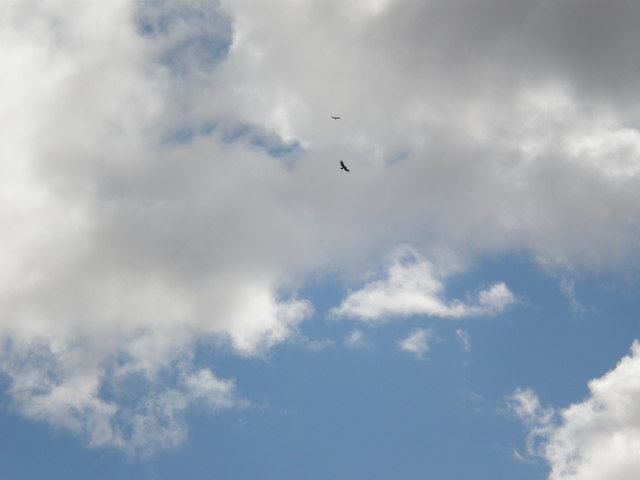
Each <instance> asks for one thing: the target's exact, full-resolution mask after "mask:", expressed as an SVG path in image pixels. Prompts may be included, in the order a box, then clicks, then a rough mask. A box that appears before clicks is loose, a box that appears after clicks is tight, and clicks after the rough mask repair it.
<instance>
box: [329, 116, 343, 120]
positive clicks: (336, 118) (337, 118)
mask: <svg viewBox="0 0 640 480" xmlns="http://www.w3.org/2000/svg"><path fill="white" fill-rule="evenodd" d="M331 118H333V119H334V120H340V118H341V117H334V116H333V115H331Z"/></svg>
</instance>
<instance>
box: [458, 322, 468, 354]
mask: <svg viewBox="0 0 640 480" xmlns="http://www.w3.org/2000/svg"><path fill="white" fill-rule="evenodd" d="M456 337H457V338H458V342H460V346H461V347H462V350H464V351H465V352H468V351H469V350H471V335H470V334H469V332H468V331H467V330H464V329H462V328H457V329H456Z"/></svg>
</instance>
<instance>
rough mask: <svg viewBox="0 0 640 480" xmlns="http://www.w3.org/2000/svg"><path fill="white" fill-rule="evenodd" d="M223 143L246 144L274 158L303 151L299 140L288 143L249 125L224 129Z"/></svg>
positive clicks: (275, 135)
mask: <svg viewBox="0 0 640 480" xmlns="http://www.w3.org/2000/svg"><path fill="white" fill-rule="evenodd" d="M221 135H222V141H224V142H225V143H235V142H244V143H247V144H248V145H251V146H252V147H255V148H257V149H259V150H263V151H265V152H266V153H268V154H269V155H270V156H272V157H274V158H283V157H287V156H290V155H292V154H294V153H296V152H298V151H299V150H301V149H302V146H301V145H300V143H299V142H298V141H297V140H293V141H289V142H286V141H284V139H283V138H282V137H280V136H279V135H277V134H275V133H273V132H268V131H265V130H263V129H259V128H257V127H254V126H251V125H248V124H239V125H232V126H229V127H226V128H224V129H223V131H222V133H221Z"/></svg>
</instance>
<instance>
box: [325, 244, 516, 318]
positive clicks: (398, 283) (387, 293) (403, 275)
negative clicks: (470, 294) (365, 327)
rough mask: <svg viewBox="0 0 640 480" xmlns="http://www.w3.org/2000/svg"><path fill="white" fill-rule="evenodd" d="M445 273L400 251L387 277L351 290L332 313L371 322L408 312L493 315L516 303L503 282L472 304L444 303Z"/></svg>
mask: <svg viewBox="0 0 640 480" xmlns="http://www.w3.org/2000/svg"><path fill="white" fill-rule="evenodd" d="M407 256H408V257H409V260H407ZM444 276H445V275H444V273H442V272H437V271H436V269H435V268H434V266H433V264H431V263H430V262H429V261H428V260H426V259H424V258H423V257H422V256H420V255H417V254H416V253H415V252H411V251H410V250H409V251H406V250H400V251H399V252H397V253H396V254H395V255H394V258H393V259H392V261H391V265H390V266H389V269H388V275H387V278H386V279H384V280H376V281H373V282H371V283H369V284H367V285H365V286H364V287H363V288H362V289H361V290H358V291H356V292H353V293H351V294H350V295H349V296H348V297H347V298H346V299H344V301H343V302H342V303H341V304H340V305H339V306H338V307H336V308H335V309H334V310H333V314H334V315H336V316H339V317H340V316H342V317H354V318H357V319H360V320H363V321H371V322H374V321H385V320H388V319H389V318H390V317H394V316H409V315H430V316H436V317H453V318H460V317H469V316H480V315H494V314H497V313H500V312H502V311H503V310H504V309H505V308H506V307H508V306H509V305H511V304H512V303H514V302H515V296H514V295H513V293H511V291H510V290H509V289H508V288H507V286H506V285H505V284H504V283H496V284H494V285H492V286H491V287H489V288H488V289H486V290H481V291H480V292H478V294H477V298H476V299H475V300H474V301H473V302H472V303H464V302H462V301H460V300H453V301H451V302H447V301H446V300H445V299H443V298H442V297H443V293H444V284H443V282H442V279H441V277H444Z"/></svg>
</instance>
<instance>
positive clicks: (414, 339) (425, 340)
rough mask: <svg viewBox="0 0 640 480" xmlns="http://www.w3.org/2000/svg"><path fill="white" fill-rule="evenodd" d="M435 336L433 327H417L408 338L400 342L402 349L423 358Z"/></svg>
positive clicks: (399, 345)
mask: <svg viewBox="0 0 640 480" xmlns="http://www.w3.org/2000/svg"><path fill="white" fill-rule="evenodd" d="M432 337H433V329H431V328H429V329H424V328H416V329H415V330H414V331H413V332H412V333H411V334H410V335H409V336H408V337H407V338H403V339H402V340H400V341H399V342H398V347H399V348H400V350H403V351H405V352H409V353H413V354H414V355H415V356H416V357H418V358H422V357H423V355H424V353H425V352H427V351H428V350H429V348H430V347H429V340H431V338H432Z"/></svg>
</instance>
